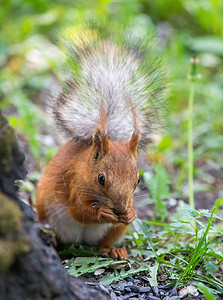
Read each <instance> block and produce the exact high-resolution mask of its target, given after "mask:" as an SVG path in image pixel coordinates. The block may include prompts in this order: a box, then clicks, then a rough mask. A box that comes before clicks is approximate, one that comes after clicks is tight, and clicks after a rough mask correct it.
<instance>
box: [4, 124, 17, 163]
mask: <svg viewBox="0 0 223 300" xmlns="http://www.w3.org/2000/svg"><path fill="white" fill-rule="evenodd" d="M14 142H15V133H14V130H13V129H12V128H11V127H10V126H8V125H5V126H3V128H2V129H1V131H0V144H1V148H0V157H1V163H2V164H3V165H4V166H5V167H6V168H7V167H8V168H10V166H11V160H12V151H13V144H14Z"/></svg>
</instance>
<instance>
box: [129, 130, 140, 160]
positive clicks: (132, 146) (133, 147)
mask: <svg viewBox="0 0 223 300" xmlns="http://www.w3.org/2000/svg"><path fill="white" fill-rule="evenodd" d="M138 143H139V135H138V134H136V133H135V132H133V134H132V137H131V140H130V142H129V148H130V152H131V153H132V154H133V155H134V156H135V157H137V149H138Z"/></svg>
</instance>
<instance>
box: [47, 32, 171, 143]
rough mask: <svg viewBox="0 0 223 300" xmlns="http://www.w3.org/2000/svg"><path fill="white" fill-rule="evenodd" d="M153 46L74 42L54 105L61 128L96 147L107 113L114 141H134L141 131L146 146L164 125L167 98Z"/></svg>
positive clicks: (147, 43)
mask: <svg viewBox="0 0 223 300" xmlns="http://www.w3.org/2000/svg"><path fill="white" fill-rule="evenodd" d="M153 43H154V41H153V40H150V41H144V42H139V41H137V42H132V41H130V39H125V41H124V42H123V43H119V42H118V43H115V42H114V40H113V39H111V38H106V39H102V38H101V39H100V38H94V39H92V38H90V39H89V38H87V37H84V38H83V37H82V39H78V40H76V41H73V40H70V41H69V42H68V49H69V56H68V59H67V68H66V79H65V82H64V86H63V88H62V91H61V92H60V93H59V94H58V96H57V97H56V98H55V99H53V101H52V113H53V117H54V120H55V122H56V125H57V128H58V129H59V130H60V131H62V132H63V133H64V134H65V136H66V137H68V138H71V139H73V140H75V141H76V142H79V141H83V140H85V141H86V142H89V143H91V141H92V134H93V132H94V130H95V128H96V127H98V126H100V124H101V115H102V111H103V112H105V114H106V124H105V123H104V124H103V126H104V127H106V128H104V129H105V131H106V133H108V136H109V139H110V140H124V141H129V140H130V138H131V136H132V133H133V132H134V131H136V130H137V131H138V132H139V135H140V140H139V147H140V148H144V147H145V146H146V145H147V144H148V143H149V142H150V139H151V133H153V132H154V130H156V128H157V126H159V125H160V124H161V123H162V121H163V112H164V111H165V108H164V107H165V106H164V99H165V98H166V94H167V77H168V76H167V73H166V71H165V67H164V65H163V63H162V59H161V58H160V57H159V54H158V53H157V50H154V49H155V48H154V46H153ZM103 115H104V114H103ZM103 120H104V118H103Z"/></svg>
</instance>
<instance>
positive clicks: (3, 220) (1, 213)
mask: <svg viewBox="0 0 223 300" xmlns="http://www.w3.org/2000/svg"><path fill="white" fill-rule="evenodd" d="M21 221H22V212H21V210H20V209H19V207H18V206H17V205H16V204H15V203H14V202H12V201H11V200H10V199H9V198H8V197H6V196H5V195H3V194H1V193H0V238H1V237H7V236H9V237H11V236H13V234H17V233H18V232H19V230H20V228H21Z"/></svg>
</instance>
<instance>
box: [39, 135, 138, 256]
mask: <svg viewBox="0 0 223 300" xmlns="http://www.w3.org/2000/svg"><path fill="white" fill-rule="evenodd" d="M100 134H101V133H100V132H99V134H97V133H96V134H95V137H94V138H93V142H92V144H91V145H88V144H86V143H84V142H80V143H74V142H73V141H69V142H67V143H66V144H65V145H64V146H62V147H61V148H60V149H59V151H58V153H57V154H56V155H55V156H54V157H53V159H52V160H51V161H50V163H49V164H48V166H47V167H46V169H45V171H44V173H43V175H42V177H41V179H40V181H39V183H38V189H37V199H36V208H37V217H38V220H39V221H40V222H49V223H50V222H51V223H53V224H51V225H52V227H54V226H55V228H57V227H58V231H60V229H61V228H60V227H61V225H60V224H62V227H63V228H62V229H61V232H62V233H61V234H60V235H61V236H62V238H64V241H65V242H66V237H65V235H64V234H63V232H64V233H66V230H67V231H68V234H70V235H71V233H69V231H71V228H70V226H69V225H66V221H67V219H69V218H70V219H71V220H74V221H75V222H77V223H74V224H73V223H72V221H69V222H71V224H72V226H74V229H73V230H74V232H75V226H76V225H75V224H79V225H78V226H82V227H80V228H81V229H78V230H80V233H78V232H75V234H76V235H75V236H76V237H75V238H74V240H73V242H75V239H76V240H78V237H79V236H81V234H82V238H83V239H84V233H83V230H86V236H87V239H88V240H89V239H90V238H91V237H90V233H88V231H87V230H89V228H90V229H91V228H98V227H94V226H96V225H100V224H110V225H109V226H110V227H108V228H107V227H106V228H105V229H103V230H105V233H104V234H102V233H101V232H102V231H101V229H100V230H99V231H100V232H99V233H98V235H97V233H95V236H96V237H95V242H96V244H97V245H98V246H100V247H101V249H102V252H107V253H109V255H110V256H112V257H115V258H126V257H127V252H126V250H125V249H124V248H120V249H116V248H114V247H112V245H113V243H114V242H115V241H117V240H118V239H119V238H120V237H121V236H122V235H123V234H124V232H125V230H126V228H127V225H129V224H130V223H131V222H132V221H133V220H134V219H135V218H136V213H135V210H134V209H133V193H134V190H135V188H136V186H137V182H138V171H137V163H136V150H137V143H138V138H137V137H136V135H135V134H133V137H132V139H131V141H130V142H129V143H126V142H123V141H110V140H109V139H108V136H107V135H105V136H103V135H102V136H101V135H100ZM99 174H103V176H104V179H105V184H104V186H102V185H101V184H100V183H99V182H98V175H99ZM93 203H97V204H99V205H95V206H92V204H93ZM60 209H61V210H60ZM64 209H65V210H64ZM55 211H56V212H55ZM66 213H67V215H66ZM52 214H53V215H52ZM60 219H61V220H60ZM52 220H53V221H52ZM57 220H58V222H59V221H61V223H58V226H57ZM69 224H70V223H69ZM89 226H90V227H89ZM78 228H79V227H78ZM100 228H104V227H103V226H101V227H100ZM55 231H56V234H57V233H58V237H59V239H60V238H61V237H60V235H59V232H57V229H55ZM93 231H94V230H93ZM99 237H100V240H99V241H97V239H98V238H99ZM71 239H72V237H71Z"/></svg>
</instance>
